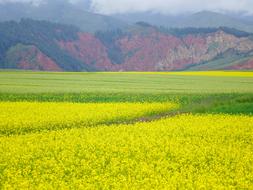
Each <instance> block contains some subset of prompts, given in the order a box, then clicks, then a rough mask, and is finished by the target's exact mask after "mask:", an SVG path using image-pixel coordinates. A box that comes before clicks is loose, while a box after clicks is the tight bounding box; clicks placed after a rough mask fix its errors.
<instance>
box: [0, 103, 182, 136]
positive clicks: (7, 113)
mask: <svg viewBox="0 0 253 190" xmlns="http://www.w3.org/2000/svg"><path fill="white" fill-rule="evenodd" d="M176 108H178V105H177V104H174V103H100V104H99V103H87V104H80V103H79V104H78V103H36V102H33V103H32V102H0V109H1V110H3V111H1V112H0V121H1V122H0V135H6V134H7V135H9V134H24V133H27V132H33V131H43V130H55V129H63V128H72V127H80V126H94V125H98V124H108V123H113V122H124V121H128V120H132V119H135V118H140V117H144V116H151V115H154V114H159V113H163V112H166V111H171V110H172V109H176Z"/></svg>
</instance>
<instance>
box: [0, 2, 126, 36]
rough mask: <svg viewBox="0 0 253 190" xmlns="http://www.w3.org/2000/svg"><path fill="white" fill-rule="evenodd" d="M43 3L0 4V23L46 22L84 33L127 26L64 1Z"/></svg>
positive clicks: (119, 21)
mask: <svg viewBox="0 0 253 190" xmlns="http://www.w3.org/2000/svg"><path fill="white" fill-rule="evenodd" d="M43 2H44V3H42V4H40V5H37V6H36V5H33V4H30V3H17V2H15V3H12V2H10V3H0V21H13V20H14V21H20V19H22V18H30V19H35V20H46V21H51V22H56V23H61V24H67V25H74V26H76V27H78V28H80V29H81V30H82V31H84V32H91V33H94V32H95V31H97V30H109V29H110V30H112V29H117V28H123V27H126V26H127V23H125V22H123V21H121V20H118V19H116V18H113V17H110V16H105V15H100V14H95V13H92V12H89V11H87V10H88V7H86V8H85V6H83V7H81V6H80V7H81V8H79V7H78V4H71V3H68V2H67V1H64V0H54V1H43ZM82 2H83V3H84V1H82ZM88 2H89V1H87V3H88ZM84 5H85V4H84ZM87 6H88V5H87Z"/></svg>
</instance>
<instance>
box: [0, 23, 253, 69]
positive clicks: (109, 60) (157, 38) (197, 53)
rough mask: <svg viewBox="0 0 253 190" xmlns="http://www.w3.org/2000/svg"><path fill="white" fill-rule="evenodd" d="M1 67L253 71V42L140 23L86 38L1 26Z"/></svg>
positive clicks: (235, 34)
mask: <svg viewBox="0 0 253 190" xmlns="http://www.w3.org/2000/svg"><path fill="white" fill-rule="evenodd" d="M0 39H1V41H0V67H1V68H15V69H29V70H47V71H173V70H216V69H228V70H229V69H231V70H235V69H242V70H247V69H253V38H252V35H251V34H249V33H246V32H241V31H238V30H235V29H229V28H203V29H194V28H187V29H171V30H167V29H164V28H157V27H153V26H150V25H148V24H146V23H138V24H136V25H134V26H131V27H129V28H128V29H126V30H113V31H108V32H97V33H96V34H94V35H93V34H90V33H84V32H81V31H80V30H79V29H77V28H74V27H70V26H65V25H59V24H52V23H49V22H45V21H33V20H22V21H21V22H20V23H17V22H4V23H2V24H0Z"/></svg>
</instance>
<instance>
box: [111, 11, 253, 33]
mask: <svg viewBox="0 0 253 190" xmlns="http://www.w3.org/2000/svg"><path fill="white" fill-rule="evenodd" d="M114 16H115V18H120V19H122V20H125V21H128V22H130V23H135V22H139V21H143V22H148V23H150V24H152V25H156V26H164V27H168V28H186V27H194V28H218V27H229V28H235V29H238V30H243V31H246V32H253V21H252V20H251V18H252V17H250V16H242V15H230V14H222V13H216V12H211V11H202V12H199V13H195V14H188V15H177V16H173V15H163V14H160V13H153V12H143V13H128V14H118V15H114Z"/></svg>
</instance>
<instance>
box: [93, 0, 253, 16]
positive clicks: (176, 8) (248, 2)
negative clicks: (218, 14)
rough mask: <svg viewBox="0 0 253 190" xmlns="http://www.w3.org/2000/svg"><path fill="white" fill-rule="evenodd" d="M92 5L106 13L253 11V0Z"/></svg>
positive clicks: (99, 0)
mask: <svg viewBox="0 0 253 190" xmlns="http://www.w3.org/2000/svg"><path fill="white" fill-rule="evenodd" d="M91 6H92V8H93V9H94V10H95V11H97V12H100V13H106V14H111V13H125V12H138V11H154V12H162V13H170V14H177V13H182V12H197V11H201V10H210V11H236V12H241V11H245V12H249V13H253V0H92V5H91Z"/></svg>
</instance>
